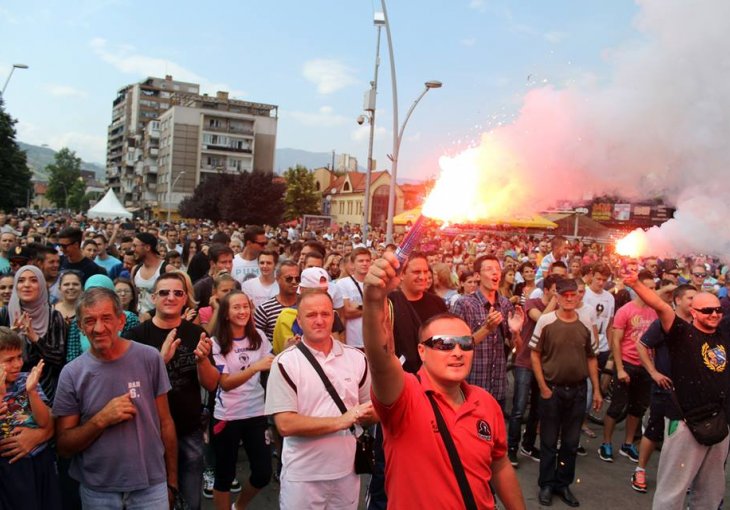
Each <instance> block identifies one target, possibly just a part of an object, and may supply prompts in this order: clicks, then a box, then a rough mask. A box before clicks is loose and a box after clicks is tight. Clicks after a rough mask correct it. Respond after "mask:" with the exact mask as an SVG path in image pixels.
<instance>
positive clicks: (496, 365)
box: [454, 290, 514, 400]
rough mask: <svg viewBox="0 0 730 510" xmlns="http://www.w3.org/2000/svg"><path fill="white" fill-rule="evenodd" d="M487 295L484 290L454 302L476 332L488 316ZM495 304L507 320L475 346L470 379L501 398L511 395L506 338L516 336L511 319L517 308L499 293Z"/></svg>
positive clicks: (457, 311)
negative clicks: (508, 321) (509, 321)
mask: <svg viewBox="0 0 730 510" xmlns="http://www.w3.org/2000/svg"><path fill="white" fill-rule="evenodd" d="M485 303H487V298H486V297H484V294H482V292H481V290H477V291H476V292H475V293H473V294H469V295H468V296H462V297H461V298H459V300H458V301H457V302H456V304H454V315H458V316H459V317H461V318H462V319H464V322H466V323H467V324H468V325H469V327H470V328H471V331H472V333H473V332H474V331H476V330H478V329H479V328H481V327H482V324H484V322H485V321H486V320H487V312H486V309H485ZM494 308H495V309H497V310H499V311H500V312H501V313H502V317H504V320H503V321H502V324H500V326H499V327H498V328H497V330H496V331H495V332H494V333H490V334H489V335H487V338H485V339H484V341H483V342H482V343H480V344H479V345H477V346H476V347H475V348H474V359H473V361H472V365H471V372H470V373H469V377H467V382H468V383H469V384H473V385H475V386H479V387H480V388H484V389H485V390H487V391H488V392H489V393H491V394H492V396H493V397H494V398H495V399H497V400H504V399H505V398H506V396H507V357H506V356H505V352H504V349H505V347H504V346H505V340H510V339H511V338H512V336H511V334H510V332H509V327H508V326H507V319H508V318H509V314H510V313H511V312H513V311H514V307H513V306H512V303H510V302H509V300H508V299H507V298H506V297H504V296H500V295H499V294H497V302H496V303H495V305H494Z"/></svg>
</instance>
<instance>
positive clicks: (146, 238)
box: [134, 232, 159, 255]
mask: <svg viewBox="0 0 730 510" xmlns="http://www.w3.org/2000/svg"><path fill="white" fill-rule="evenodd" d="M134 237H136V238H137V239H139V240H140V241H142V244H146V245H147V246H149V247H150V251H152V252H153V253H155V254H157V255H159V252H158V251H157V238H156V237H155V236H153V235H152V234H150V233H148V232H140V233H139V234H137V235H135V236H134Z"/></svg>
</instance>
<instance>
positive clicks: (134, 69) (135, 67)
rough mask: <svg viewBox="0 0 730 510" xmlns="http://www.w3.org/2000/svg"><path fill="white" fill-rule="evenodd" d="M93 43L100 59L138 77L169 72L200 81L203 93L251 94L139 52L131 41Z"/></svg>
mask: <svg viewBox="0 0 730 510" xmlns="http://www.w3.org/2000/svg"><path fill="white" fill-rule="evenodd" d="M89 44H90V46H91V49H92V50H93V51H94V53H95V54H96V55H97V56H98V57H99V58H101V59H102V60H103V61H104V62H107V63H108V64H111V65H112V66H114V67H115V68H116V69H117V70H119V71H120V72H122V73H125V74H133V75H135V76H137V77H139V76H157V77H161V76H164V75H167V74H169V75H171V76H172V77H173V78H174V79H175V80H180V81H187V82H193V83H198V84H200V89H201V92H207V93H209V94H214V93H215V92H216V91H219V90H225V91H228V92H230V93H231V96H232V97H243V96H246V95H247V93H246V92H245V91H243V90H236V89H233V88H232V87H231V86H230V85H228V84H226V83H216V82H211V81H210V80H208V79H207V78H205V77H204V76H201V75H199V74H197V73H196V72H195V71H192V70H190V69H188V68H186V67H184V66H182V65H180V64H177V63H176V62H172V61H170V60H167V59H164V58H157V57H150V56H147V55H140V54H137V53H135V48H134V46H131V45H128V44H120V45H117V46H116V47H114V48H110V47H109V44H108V43H107V41H106V39H103V38H101V37H97V38H94V39H92V40H91V42H90V43H89Z"/></svg>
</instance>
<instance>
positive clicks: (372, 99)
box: [362, 12, 385, 242]
mask: <svg viewBox="0 0 730 510" xmlns="http://www.w3.org/2000/svg"><path fill="white" fill-rule="evenodd" d="M373 23H374V24H375V26H377V27H378V36H377V39H376V43H375V72H374V76H373V81H371V82H370V90H369V91H368V96H367V101H366V104H365V110H366V111H367V112H368V114H369V115H368V120H369V122H370V138H369V140H368V168H367V170H366V171H365V207H364V208H363V225H362V236H363V241H364V242H367V236H368V231H369V230H370V228H369V227H370V181H371V179H372V172H373V141H374V139H375V103H376V100H377V94H378V68H379V67H380V29H381V28H382V27H383V25H384V24H385V18H384V16H383V14H382V13H379V12H376V13H375V18H374V20H373Z"/></svg>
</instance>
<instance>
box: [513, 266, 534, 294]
mask: <svg viewBox="0 0 730 510" xmlns="http://www.w3.org/2000/svg"><path fill="white" fill-rule="evenodd" d="M517 270H518V272H519V273H520V276H522V281H521V282H520V283H518V284H517V285H516V286H515V295H517V296H520V304H521V305H524V304H525V301H527V299H528V298H529V297H530V294H531V293H532V291H533V290H535V287H536V285H535V275H536V273H537V271H536V269H535V265H534V264H533V263H532V262H523V263H522V264H521V265H520V267H519V268H518V269H517Z"/></svg>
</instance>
